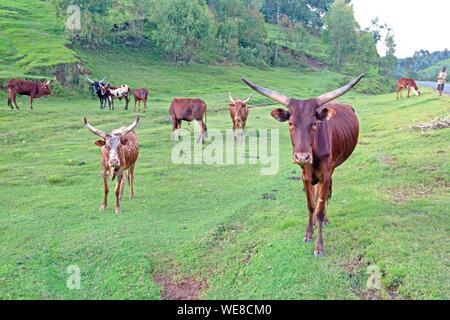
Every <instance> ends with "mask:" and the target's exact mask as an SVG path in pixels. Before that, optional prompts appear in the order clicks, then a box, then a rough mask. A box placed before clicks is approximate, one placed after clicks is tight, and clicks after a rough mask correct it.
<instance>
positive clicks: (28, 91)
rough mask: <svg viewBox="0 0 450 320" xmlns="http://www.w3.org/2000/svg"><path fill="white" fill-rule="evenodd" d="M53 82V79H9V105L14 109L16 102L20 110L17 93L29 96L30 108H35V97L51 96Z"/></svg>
mask: <svg viewBox="0 0 450 320" xmlns="http://www.w3.org/2000/svg"><path fill="white" fill-rule="evenodd" d="M51 82H52V81H51V80H48V81H46V82H40V81H31V80H15V79H13V80H9V81H8V84H7V89H8V106H9V107H10V108H11V109H14V108H13V104H14V105H15V106H16V109H17V110H19V107H18V106H17V102H16V98H17V95H20V96H29V97H30V108H31V109H33V99H37V98H40V97H44V96H49V95H51V94H52V90H51V89H50V83H51Z"/></svg>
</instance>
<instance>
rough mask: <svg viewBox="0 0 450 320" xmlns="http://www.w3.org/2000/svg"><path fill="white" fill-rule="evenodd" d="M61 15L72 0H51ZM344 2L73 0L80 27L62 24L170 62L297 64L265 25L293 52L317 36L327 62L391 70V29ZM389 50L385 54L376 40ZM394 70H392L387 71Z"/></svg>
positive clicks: (102, 42)
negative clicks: (365, 20)
mask: <svg viewBox="0 0 450 320" xmlns="http://www.w3.org/2000/svg"><path fill="white" fill-rule="evenodd" d="M53 1H54V3H55V4H56V6H57V8H58V9H59V10H58V12H59V15H60V16H61V17H62V18H63V17H64V16H65V11H66V8H67V6H69V5H70V4H72V2H74V1H73V0H53ZM349 2H350V1H349V0H145V1H143V0H128V1H124V0H102V1H98V0H77V1H76V4H78V5H79V6H80V8H81V15H82V16H81V21H82V28H81V30H77V31H75V32H74V31H71V30H67V32H66V33H67V37H68V39H69V40H70V42H71V43H72V44H73V45H79V46H82V47H84V48H86V49H89V50H101V49H104V48H108V47H110V46H123V45H126V46H129V47H136V48H142V47H146V48H150V49H151V50H153V51H154V52H155V54H157V55H159V56H160V57H162V58H164V59H167V60H168V61H171V62H174V63H190V62H198V63H216V62H236V63H243V64H246V65H250V66H255V67H267V66H282V65H286V64H291V63H292V64H295V63H296V59H295V57H293V56H292V54H291V53H290V52H289V51H286V50H280V43H279V42H277V41H276V40H274V39H273V37H272V38H271V37H269V35H268V32H267V25H268V24H274V25H277V26H278V28H279V30H280V31H279V34H280V37H282V38H283V39H284V40H286V41H287V42H289V44H290V46H289V47H290V48H289V49H292V50H294V51H295V53H296V54H297V55H298V54H303V55H305V56H307V55H308V54H309V55H311V50H309V52H307V50H306V48H307V47H308V40H309V39H310V38H311V37H312V36H314V37H316V38H320V41H321V44H322V46H323V47H325V48H326V49H327V55H328V57H327V59H324V60H326V63H327V64H328V65H329V66H331V67H335V68H337V69H339V70H340V71H349V72H369V73H371V74H373V75H380V74H381V75H383V76H390V75H392V74H393V71H395V70H394V69H395V64H396V58H395V41H394V37H393V33H392V30H391V29H389V28H388V26H386V25H381V24H380V23H379V22H378V20H376V19H375V20H374V22H373V24H372V26H371V27H370V28H367V29H362V28H361V27H360V26H359V25H358V23H357V22H356V20H355V16H354V12H353V7H352V6H351V3H349ZM380 41H383V42H384V43H385V47H386V48H387V50H386V54H385V56H383V57H380V55H379V54H378V52H377V49H376V48H377V44H378V43H379V42H380ZM391 70H392V72H391Z"/></svg>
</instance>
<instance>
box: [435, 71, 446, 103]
mask: <svg viewBox="0 0 450 320" xmlns="http://www.w3.org/2000/svg"><path fill="white" fill-rule="evenodd" d="M436 80H437V83H438V86H437V90H438V91H439V95H440V96H442V92H443V91H444V86H445V81H446V80H447V67H446V66H444V67H442V71H441V73H439V75H438V76H437V78H436Z"/></svg>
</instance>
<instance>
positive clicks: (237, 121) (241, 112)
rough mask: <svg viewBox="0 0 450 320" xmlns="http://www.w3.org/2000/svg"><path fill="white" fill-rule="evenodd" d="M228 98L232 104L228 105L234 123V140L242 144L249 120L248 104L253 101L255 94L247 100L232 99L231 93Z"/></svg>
mask: <svg viewBox="0 0 450 320" xmlns="http://www.w3.org/2000/svg"><path fill="white" fill-rule="evenodd" d="M228 96H229V98H230V102H231V103H230V104H229V105H228V108H229V109H230V117H231V121H233V130H234V138H235V139H236V141H238V142H239V143H242V137H243V134H244V129H245V125H246V124H247V118H248V108H247V102H249V101H250V100H251V98H252V96H253V94H251V95H250V97H248V98H247V99H246V100H234V99H233V98H232V97H231V93H228Z"/></svg>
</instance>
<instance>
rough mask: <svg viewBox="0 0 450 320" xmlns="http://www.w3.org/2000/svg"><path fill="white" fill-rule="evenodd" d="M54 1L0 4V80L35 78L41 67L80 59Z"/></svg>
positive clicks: (7, 0)
mask: <svg viewBox="0 0 450 320" xmlns="http://www.w3.org/2000/svg"><path fill="white" fill-rule="evenodd" d="M61 25H62V24H61V23H60V22H59V21H57V18H56V14H55V8H54V6H53V4H52V3H51V1H40V0H31V1H30V0H2V1H1V3H0V65H1V68H0V79H8V78H11V77H27V78H33V77H36V76H37V75H38V74H39V70H41V69H47V68H49V67H53V66H56V65H58V64H70V63H74V62H77V61H78V60H77V59H76V57H75V52H74V51H72V50H70V49H68V48H67V47H66V46H65V45H66V44H67V40H65V38H64V30H63V29H62V27H61Z"/></svg>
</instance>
